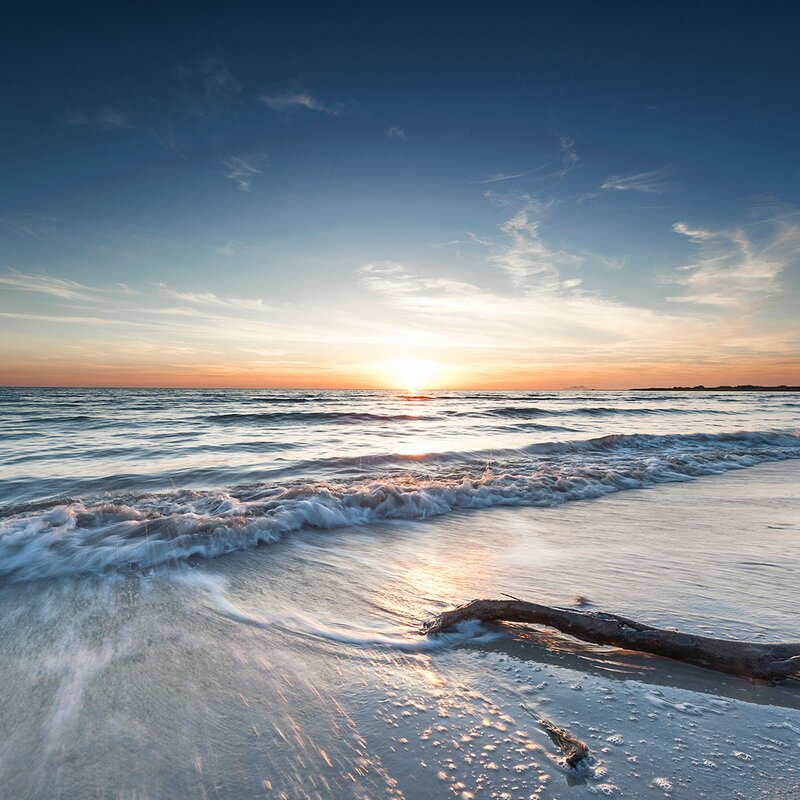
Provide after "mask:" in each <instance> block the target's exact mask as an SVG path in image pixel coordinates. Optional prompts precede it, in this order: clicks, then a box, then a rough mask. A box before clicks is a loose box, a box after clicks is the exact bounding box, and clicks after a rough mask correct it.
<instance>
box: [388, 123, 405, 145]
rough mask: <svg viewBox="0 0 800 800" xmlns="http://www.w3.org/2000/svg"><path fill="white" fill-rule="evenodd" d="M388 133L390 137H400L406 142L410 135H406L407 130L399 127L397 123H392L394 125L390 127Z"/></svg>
mask: <svg viewBox="0 0 800 800" xmlns="http://www.w3.org/2000/svg"><path fill="white" fill-rule="evenodd" d="M386 135H387V136H388V137H389V138H390V139H399V140H400V141H402V142H405V141H407V140H408V136H406V132H405V131H404V130H403V129H402V128H398V127H397V126H396V125H392V127H391V128H389V129H388V130H387V131H386Z"/></svg>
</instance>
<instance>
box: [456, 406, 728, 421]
mask: <svg viewBox="0 0 800 800" xmlns="http://www.w3.org/2000/svg"><path fill="white" fill-rule="evenodd" d="M451 413H452V415H453V416H492V417H513V418H518V419H529V418H531V417H545V416H547V417H561V416H572V415H577V416H581V417H601V416H602V417H606V416H614V415H617V414H619V415H621V416H626V417H627V416H636V415H639V414H697V409H690V408H674V407H672V408H617V407H615V406H586V407H584V408H568V409H564V410H561V409H557V408H541V407H539V406H531V407H525V406H501V407H500V408H490V409H486V410H485V411H453V412H451ZM703 413H704V414H729V413H732V412H729V411H723V410H721V409H703Z"/></svg>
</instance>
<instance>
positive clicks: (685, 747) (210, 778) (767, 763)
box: [0, 462, 800, 800]
mask: <svg viewBox="0 0 800 800" xmlns="http://www.w3.org/2000/svg"><path fill="white" fill-rule="evenodd" d="M798 478H800V464H797V463H796V462H784V463H780V464H773V465H763V466H760V467H754V468H752V469H749V470H744V471H740V472H735V473H729V474H728V475H725V476H720V477H712V478H705V479H702V480H699V481H695V482H692V483H686V484H674V485H667V486H661V487H657V488H654V489H649V490H644V491H632V492H625V493H623V494H619V495H614V496H609V497H606V498H603V499H601V500H597V501H589V502H585V503H572V504H570V505H568V506H564V507H561V508H553V509H494V510H490V511H484V512H474V513H463V514H452V515H449V516H447V517H443V518H440V519H436V520H431V521H428V522H423V523H406V524H392V525H387V524H384V525H373V526H365V527H361V528H357V529H356V528H353V529H345V530H339V531H333V532H315V531H308V532H304V533H301V534H299V535H296V536H293V537H291V538H290V539H288V540H286V541H284V542H281V543H278V544H273V545H269V546H265V547H262V548H259V549H257V550H253V551H248V552H241V553H235V554H231V555H230V556H226V557H221V558H217V559H214V560H212V561H207V562H197V563H195V564H193V565H192V566H191V568H188V569H181V570H176V571H164V572H160V573H158V574H153V575H150V576H146V577H141V576H137V575H129V576H118V577H105V578H102V579H91V580H90V579H86V580H80V581H61V582H52V583H33V584H17V585H6V586H4V587H3V588H2V589H1V590H0V604H2V610H3V615H4V646H3V648H2V649H1V650H0V671H1V672H2V675H3V676H4V677H3V681H2V685H0V709H1V710H2V715H3V719H4V726H5V729H6V731H7V736H5V737H4V741H3V743H2V744H0V787H2V788H0V796H2V797H6V798H9V799H10V798H17V799H19V800H23V799H24V798H52V797H60V798H75V799H76V800H77V799H78V798H85V797H94V796H97V797H116V798H131V799H132V798H160V797H166V796H171V797H208V798H237V799H239V798H257V797H288V798H302V797H341V798H351V797H353V798H356V797H358V798H363V797H369V798H374V797H406V798H445V797H462V798H470V797H476V798H480V797H486V798H517V797H520V798H530V797H542V798H572V797H581V796H589V795H593V794H601V795H612V796H614V795H617V796H624V797H659V796H674V797H691V798H699V797H707V798H748V799H749V798H757V797H761V796H764V797H767V796H771V795H770V792H772V791H777V790H779V789H780V790H782V791H787V792H788V791H790V790H791V789H792V788H793V787H795V786H797V785H798V784H800V690H798V688H797V686H781V687H768V686H764V685H756V684H753V683H751V682H748V681H745V680H741V679H737V678H732V677H727V676H723V675H717V674H715V673H711V672H707V671H704V670H701V669H695V668H691V667H687V666H682V665H679V664H676V663H672V662H667V661H662V660H659V659H655V658H648V657H645V656H641V655H632V654H627V653H620V652H618V651H607V650H604V649H602V648H595V647H590V646H586V645H581V644H579V643H576V642H570V641H568V640H566V639H564V638H563V637H559V636H555V635H552V634H549V633H547V632H542V631H531V630H523V629H521V628H520V629H517V630H506V631H505V632H504V633H503V632H498V631H490V630H488V629H485V628H476V629H474V630H470V631H465V632H463V633H461V634H456V635H453V636H448V637H442V638H439V639H435V640H425V639H423V638H421V637H419V636H418V635H417V634H416V632H415V629H416V626H417V625H418V623H419V621H420V620H422V619H423V618H425V617H426V616H427V615H430V614H432V613H435V612H436V611H437V610H439V609H441V608H444V607H447V606H449V605H452V604H454V603H457V602H460V601H463V600H465V599H469V598H471V597H474V596H481V595H498V594H499V593H501V592H507V593H509V594H514V595H518V596H521V597H526V598H531V599H538V600H542V601H544V602H552V603H558V604H566V603H569V602H570V601H571V599H572V598H573V596H574V595H578V594H579V595H583V596H585V597H588V598H589V599H590V600H591V601H592V603H593V607H594V608H597V609H604V610H609V611H615V612H619V613H623V614H627V615H630V616H636V617H637V618H640V619H642V620H644V621H648V622H654V623H658V624H660V625H670V624H674V625H676V626H680V627H681V628H684V629H694V630H698V631H704V632H713V634H714V635H719V636H747V637H748V638H759V637H762V638H764V639H770V640H771V639H775V640H778V639H783V638H795V639H796V638H798V635H797V632H796V620H797V615H798V612H800V591H798V589H797V586H796V576H797V574H798V567H800V556H798V551H797V546H796V544H797V536H798V508H799V507H800V492H798V488H797V487H798ZM540 716H546V717H548V718H549V719H551V720H552V721H553V722H555V723H556V724H558V725H561V726H564V727H567V728H568V729H570V730H571V731H572V732H573V733H575V734H576V735H577V736H579V737H580V738H582V739H583V740H584V741H586V742H587V743H588V744H589V746H590V748H591V750H592V753H593V756H594V761H593V763H592V765H591V767H590V768H589V769H587V770H585V771H584V772H583V773H581V774H571V773H570V772H569V771H565V770H564V769H563V768H562V767H561V765H560V764H559V759H558V753H557V750H556V749H555V748H554V746H553V745H552V743H551V742H550V740H549V739H548V737H547V735H546V734H545V732H544V731H543V730H542V729H541V727H540V726H539V725H538V723H537V719H538V718H539V717H540Z"/></svg>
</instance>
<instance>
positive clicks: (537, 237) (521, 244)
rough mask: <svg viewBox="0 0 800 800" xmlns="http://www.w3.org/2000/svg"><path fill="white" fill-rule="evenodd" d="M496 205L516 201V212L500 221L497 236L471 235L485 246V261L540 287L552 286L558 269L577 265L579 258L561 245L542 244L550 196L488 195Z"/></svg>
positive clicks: (558, 278) (515, 279)
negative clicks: (546, 198) (554, 246)
mask: <svg viewBox="0 0 800 800" xmlns="http://www.w3.org/2000/svg"><path fill="white" fill-rule="evenodd" d="M491 199H493V201H494V202H498V203H499V204H500V205H503V206H507V205H511V204H516V205H517V210H516V212H515V213H514V214H513V215H512V216H511V217H509V218H508V219H507V220H506V221H505V222H503V223H502V224H501V225H500V232H501V234H503V235H502V236H501V237H500V238H499V239H490V240H486V239H481V238H480V237H477V236H475V235H472V236H471V239H472V241H473V242H475V243H476V244H479V245H481V246H483V247H484V248H486V249H487V252H488V255H487V261H488V263H489V264H491V265H493V266H495V267H499V268H500V269H501V270H503V271H504V272H505V273H507V274H508V275H510V276H511V279H512V281H513V282H514V283H515V284H516V285H518V286H523V285H527V284H529V283H534V282H535V283H536V285H537V286H538V287H539V288H540V289H542V288H554V287H556V286H558V285H559V283H560V282H561V269H562V268H564V267H568V266H577V265H579V264H580V263H581V262H582V260H583V258H582V257H581V256H579V255H576V254H572V253H569V252H567V251H565V250H563V249H557V248H552V247H550V246H548V245H547V244H545V242H544V240H543V239H542V236H541V225H542V221H543V218H544V217H545V215H546V214H547V213H548V211H549V210H551V209H553V208H555V207H556V206H557V204H558V203H557V201H556V200H554V199H549V200H541V199H539V198H537V197H535V196H533V195H529V194H525V195H522V196H521V197H518V196H514V195H511V196H509V195H492V196H491Z"/></svg>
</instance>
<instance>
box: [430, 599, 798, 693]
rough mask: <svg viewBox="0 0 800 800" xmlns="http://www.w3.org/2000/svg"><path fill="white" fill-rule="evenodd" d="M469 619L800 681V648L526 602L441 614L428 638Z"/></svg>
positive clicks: (483, 603)
mask: <svg viewBox="0 0 800 800" xmlns="http://www.w3.org/2000/svg"><path fill="white" fill-rule="evenodd" d="M468 619H479V620H483V621H484V622H525V623H531V624H533V625H546V626H548V627H550V628H555V629H556V630H559V631H561V632H562V633H566V634H569V635H570V636H574V637H575V638H576V639H582V640H583V641H586V642H592V643H593V644H600V645H612V646H614V647H621V648H624V649H625V650H637V651H639V652H642V653H651V654H653V655H657V656H663V657H664V658H672V659H675V660H676V661H684V662H686V663H688V664H695V665H696V666H700V667H706V668H708V669H714V670H717V671H719V672H727V673H730V674H733V675H742V676H744V677H747V678H760V679H763V680H768V681H781V680H785V679H786V678H790V677H798V676H800V642H779V643H776V644H762V643H760V642H739V641H735V640H732V639H713V638H711V637H709V636H696V635H695V634H691V633H681V632H680V631H674V630H665V629H664V628H654V627H652V626H650V625H644V624H642V623H641V622H636V621H635V620H632V619H627V618H626V617H620V616H617V615H616V614H605V613H603V612H600V611H579V610H577V609H573V608H557V607H554V606H543V605H539V604H537V603H527V602H524V601H522V600H472V601H471V602H469V603H466V604H465V605H462V606H459V607H458V608H454V609H453V610H452V611H445V612H444V613H442V614H439V616H438V617H436V618H435V619H433V620H431V621H430V622H428V623H426V624H425V626H424V627H423V633H426V634H428V635H430V634H434V633H441V632H443V631H446V630H449V629H450V628H452V627H453V626H454V625H457V624H458V623H459V622H463V621H464V620H468Z"/></svg>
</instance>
